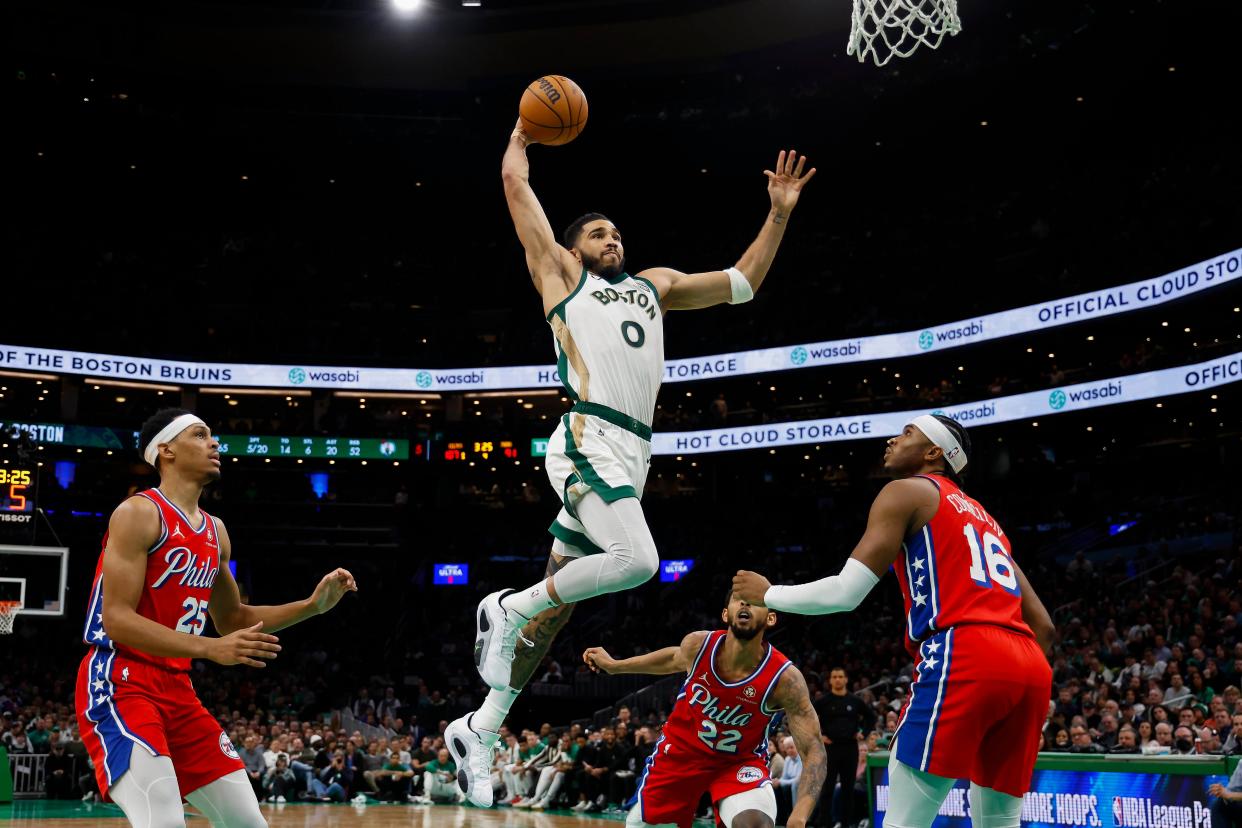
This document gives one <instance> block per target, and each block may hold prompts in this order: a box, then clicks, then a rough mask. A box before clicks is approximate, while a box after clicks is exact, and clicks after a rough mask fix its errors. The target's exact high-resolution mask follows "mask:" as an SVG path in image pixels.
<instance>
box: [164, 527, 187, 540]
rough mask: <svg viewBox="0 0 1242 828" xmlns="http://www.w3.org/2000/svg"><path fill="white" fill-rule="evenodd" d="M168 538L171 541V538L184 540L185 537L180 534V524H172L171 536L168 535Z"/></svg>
mask: <svg viewBox="0 0 1242 828" xmlns="http://www.w3.org/2000/svg"><path fill="white" fill-rule="evenodd" d="M168 537H169V538H170V539H171V538H181V539H182V540H185V535H184V534H182V532H181V524H180V523H174V524H173V530H172V534H171V535H169V536H168Z"/></svg>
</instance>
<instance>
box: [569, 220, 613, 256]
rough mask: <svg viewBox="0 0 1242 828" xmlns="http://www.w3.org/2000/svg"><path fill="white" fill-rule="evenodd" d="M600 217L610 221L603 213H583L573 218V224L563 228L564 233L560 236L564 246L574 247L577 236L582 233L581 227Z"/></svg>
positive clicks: (576, 242)
mask: <svg viewBox="0 0 1242 828" xmlns="http://www.w3.org/2000/svg"><path fill="white" fill-rule="evenodd" d="M600 219H603V220H604V221H608V222H611V221H612V219H610V218H608V216H606V215H604V214H603V213H583V214H582V215H580V216H578V217H577V218H576V219H574V221H573V224H571V225H569V226H568V227H566V228H565V235H564V236H562V237H561V240H562V241H564V242H565V246H566V247H569V248H573V247H575V246H576V245H577V244H578V237H579V236H581V235H582V228H583V227H586V226H587V225H588V224H590V223H591V222H593V221H599V220H600Z"/></svg>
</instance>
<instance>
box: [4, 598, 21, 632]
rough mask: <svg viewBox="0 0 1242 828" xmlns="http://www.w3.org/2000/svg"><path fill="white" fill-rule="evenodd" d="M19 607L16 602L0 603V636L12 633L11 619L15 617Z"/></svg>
mask: <svg viewBox="0 0 1242 828" xmlns="http://www.w3.org/2000/svg"><path fill="white" fill-rule="evenodd" d="M20 607H21V604H19V603H17V602H16V601H0V635H11V634H12V633H13V619H14V618H16V617H17V611H18V609H19V608H20Z"/></svg>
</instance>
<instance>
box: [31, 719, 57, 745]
mask: <svg viewBox="0 0 1242 828" xmlns="http://www.w3.org/2000/svg"><path fill="white" fill-rule="evenodd" d="M51 718H52V717H51V716H47V717H43V716H35V717H34V720H33V721H31V723H30V725H29V726H28V727H27V728H26V738H27V739H28V740H29V741H30V752H31V753H47V752H48V746H49V745H51V743H52V734H51V733H50V729H51V727H52V725H51Z"/></svg>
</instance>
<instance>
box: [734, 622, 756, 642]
mask: <svg viewBox="0 0 1242 828" xmlns="http://www.w3.org/2000/svg"><path fill="white" fill-rule="evenodd" d="M762 629H763V627H762V626H760V625H758V624H756V625H755V626H754V628H753V629H745V628H743V627H739V626H738V625H737V624H736V623H732V624H730V625H729V632H731V633H733V637H734V638H736V639H737V640H738V641H750V640H751V639H752V638H754V637H755V636H757V635H758V634H759V631H760V630H762Z"/></svg>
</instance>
